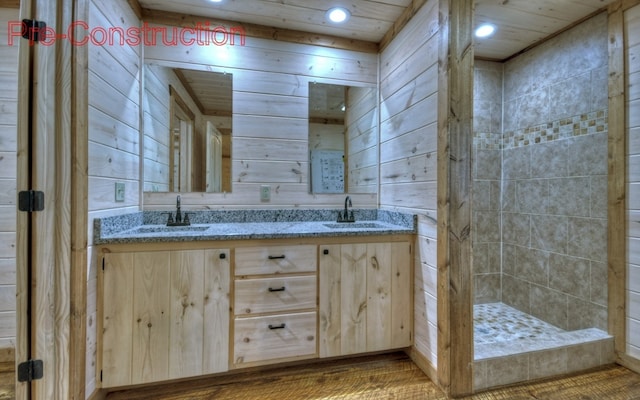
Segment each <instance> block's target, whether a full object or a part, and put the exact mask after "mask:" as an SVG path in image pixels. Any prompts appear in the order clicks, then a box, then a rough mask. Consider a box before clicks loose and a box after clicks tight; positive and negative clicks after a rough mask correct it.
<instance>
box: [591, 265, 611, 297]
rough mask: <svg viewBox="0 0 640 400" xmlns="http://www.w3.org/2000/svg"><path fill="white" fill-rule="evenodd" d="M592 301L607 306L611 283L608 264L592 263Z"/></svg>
mask: <svg viewBox="0 0 640 400" xmlns="http://www.w3.org/2000/svg"><path fill="white" fill-rule="evenodd" d="M590 263H591V285H590V289H591V294H590V298H591V301H592V302H594V303H596V304H599V305H601V306H606V305H607V301H608V297H607V296H608V293H609V287H608V284H607V282H608V281H609V278H608V274H609V271H608V269H607V264H606V263H603V262H597V261H591V262H590Z"/></svg>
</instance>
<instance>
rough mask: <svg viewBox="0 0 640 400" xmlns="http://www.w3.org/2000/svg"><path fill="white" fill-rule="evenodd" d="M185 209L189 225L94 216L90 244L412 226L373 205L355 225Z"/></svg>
mask: <svg viewBox="0 0 640 400" xmlns="http://www.w3.org/2000/svg"><path fill="white" fill-rule="evenodd" d="M184 212H187V213H188V214H189V219H190V220H191V225H190V226H177V227H167V226H166V225H165V224H166V220H167V217H168V216H167V212H161V211H144V212H137V213H132V214H125V215H119V216H115V217H107V218H99V219H95V220H94V244H114V243H154V242H185V241H205V240H246V239H283V238H304V237H339V236H371V235H397V234H414V233H416V230H417V216H415V215H413V214H404V213H399V212H394V211H387V210H376V209H354V210H353V212H354V215H355V218H356V222H354V223H348V222H347V223H337V222H336V217H337V210H296V209H294V210H230V211H193V212H192V211H183V213H184ZM173 214H175V213H173Z"/></svg>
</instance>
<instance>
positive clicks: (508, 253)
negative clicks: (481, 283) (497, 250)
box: [502, 243, 518, 275]
mask: <svg viewBox="0 0 640 400" xmlns="http://www.w3.org/2000/svg"><path fill="white" fill-rule="evenodd" d="M517 250H518V249H517V246H515V245H512V244H508V243H503V244H502V273H504V274H509V275H515V274H516V256H517Z"/></svg>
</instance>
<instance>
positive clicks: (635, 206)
mask: <svg viewBox="0 0 640 400" xmlns="http://www.w3.org/2000/svg"><path fill="white" fill-rule="evenodd" d="M624 26H625V35H624V37H625V39H626V43H625V53H626V55H627V56H626V69H627V71H626V80H625V81H626V85H627V86H626V91H627V103H626V115H627V117H626V121H627V151H626V153H627V154H626V160H627V177H626V191H627V224H626V225H627V232H626V236H627V255H626V256H627V257H626V258H627V289H626V299H627V315H626V317H627V319H626V339H627V340H626V349H625V350H626V351H625V353H626V355H627V356H628V357H630V358H631V359H633V360H635V362H632V365H628V366H629V367H632V368H633V369H634V370H636V371H640V5H636V6H635V7H633V8H630V9H628V10H626V11H625V12H624Z"/></svg>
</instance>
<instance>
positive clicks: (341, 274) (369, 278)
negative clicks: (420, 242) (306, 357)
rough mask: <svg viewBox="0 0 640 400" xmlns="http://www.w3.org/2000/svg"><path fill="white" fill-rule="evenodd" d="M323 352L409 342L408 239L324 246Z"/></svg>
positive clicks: (340, 352)
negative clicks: (406, 240)
mask: <svg viewBox="0 0 640 400" xmlns="http://www.w3.org/2000/svg"><path fill="white" fill-rule="evenodd" d="M319 260H320V263H319V279H320V282H319V291H320V293H319V297H320V301H319V324H320V325H319V335H318V340H319V355H320V357H332V356H339V355H347V354H355V353H364V352H371V351H379V350H387V349H394V348H401V347H407V346H410V345H411V328H412V325H411V314H412V312H411V255H410V247H409V243H406V242H404V243H403V242H399V243H369V244H345V245H323V246H320V258H319Z"/></svg>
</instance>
